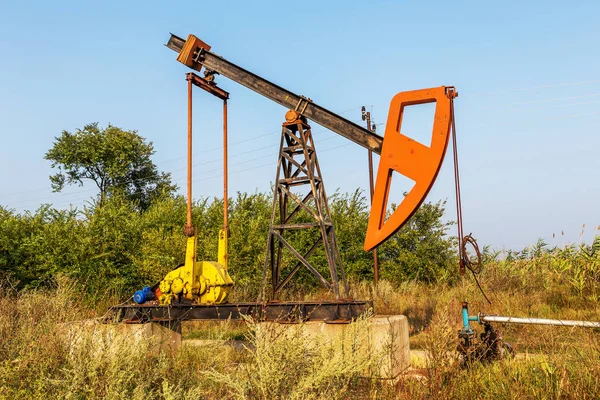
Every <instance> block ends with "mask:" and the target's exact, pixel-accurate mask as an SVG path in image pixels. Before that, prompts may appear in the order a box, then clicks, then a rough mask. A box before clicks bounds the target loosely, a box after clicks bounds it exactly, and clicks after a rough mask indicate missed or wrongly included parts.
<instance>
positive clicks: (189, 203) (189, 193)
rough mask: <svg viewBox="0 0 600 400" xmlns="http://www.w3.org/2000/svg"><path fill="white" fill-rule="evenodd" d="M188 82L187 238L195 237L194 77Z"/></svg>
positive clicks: (189, 78) (187, 76) (185, 231)
mask: <svg viewBox="0 0 600 400" xmlns="http://www.w3.org/2000/svg"><path fill="white" fill-rule="evenodd" d="M186 80H187V81H188V85H187V86H188V90H187V100H188V109H187V112H188V126H187V221H186V224H185V227H184V228H183V233H184V234H185V236H187V237H192V236H194V225H193V224H192V88H193V86H192V77H191V76H190V74H187V75H186Z"/></svg>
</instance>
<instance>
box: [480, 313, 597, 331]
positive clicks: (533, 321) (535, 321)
mask: <svg viewBox="0 0 600 400" xmlns="http://www.w3.org/2000/svg"><path fill="white" fill-rule="evenodd" d="M479 320H480V321H484V322H501V323H506V324H528V325H552V326H579V327H582V328H600V322H591V321H569V320H561V319H545V318H517V317H501V316H498V315H482V316H481V317H480V318H479Z"/></svg>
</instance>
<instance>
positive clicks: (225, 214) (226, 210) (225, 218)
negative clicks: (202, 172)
mask: <svg viewBox="0 0 600 400" xmlns="http://www.w3.org/2000/svg"><path fill="white" fill-rule="evenodd" d="M228 177H229V175H228V171H227V100H223V230H224V231H225V234H228V233H229V208H228V203H229V194H228V186H227V185H228Z"/></svg>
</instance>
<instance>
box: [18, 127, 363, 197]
mask: <svg viewBox="0 0 600 400" xmlns="http://www.w3.org/2000/svg"><path fill="white" fill-rule="evenodd" d="M324 131H327V129H322V130H320V131H317V132H324ZM337 137H339V136H337V135H331V136H330V137H326V138H324V139H320V140H315V143H321V142H324V141H327V140H331V139H335V138H337ZM350 144H351V143H347V144H345V145H341V146H335V147H333V148H330V149H325V150H322V151H320V152H319V153H322V152H327V151H329V150H331V149H335V148H338V147H345V146H347V145H350ZM275 146H279V145H269V146H264V147H261V148H258V149H254V150H251V151H245V152H242V153H239V154H236V155H241V154H248V153H251V152H256V151H260V150H264V149H266V148H271V147H275ZM234 156H235V155H234ZM268 157H271V155H270V154H268V155H264V156H260V157H256V158H252V159H250V160H245V161H241V162H238V163H235V164H233V165H231V167H236V166H240V165H243V164H247V163H249V162H252V161H257V160H261V159H265V158H268ZM221 160H222V158H220V159H217V160H213V161H209V162H206V163H200V164H196V165H195V166H201V165H206V164H210V163H212V162H216V161H221ZM269 165H273V164H269ZM183 169H185V168H183ZM222 169H223V168H222V167H219V168H215V169H211V170H204V171H202V172H201V173H210V172H216V171H220V170H222ZM250 169H254V168H250ZM250 169H248V170H250ZM176 171H177V170H176ZM171 172H172V171H171ZM238 172H241V171H238ZM148 179H152V178H138V179H133V180H130V181H128V182H126V183H134V182H143V181H145V180H148ZM185 179H186V177H185V176H184V177H178V178H172V179H171V182H172V183H178V182H182V181H184V180H185ZM194 181H196V180H194ZM38 190H39V189H38ZM96 190H97V189H96V188H92V189H83V190H78V191H75V192H69V193H59V194H56V195H55V196H68V195H76V194H80V193H85V192H91V191H96ZM37 202H40V200H39V199H31V200H26V201H23V202H19V203H17V204H16V206H23V205H25V204H29V203H37ZM41 203H43V201H42V202H41Z"/></svg>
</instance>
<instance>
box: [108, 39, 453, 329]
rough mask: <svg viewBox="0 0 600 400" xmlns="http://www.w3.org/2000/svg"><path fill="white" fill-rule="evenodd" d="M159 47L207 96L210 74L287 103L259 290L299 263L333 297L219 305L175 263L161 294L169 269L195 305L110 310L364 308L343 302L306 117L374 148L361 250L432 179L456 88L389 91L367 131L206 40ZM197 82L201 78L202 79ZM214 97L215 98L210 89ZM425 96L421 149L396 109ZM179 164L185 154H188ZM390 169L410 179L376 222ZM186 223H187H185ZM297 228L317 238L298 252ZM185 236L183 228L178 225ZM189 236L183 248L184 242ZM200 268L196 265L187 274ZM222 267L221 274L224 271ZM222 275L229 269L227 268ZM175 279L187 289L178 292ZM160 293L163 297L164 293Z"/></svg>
mask: <svg viewBox="0 0 600 400" xmlns="http://www.w3.org/2000/svg"><path fill="white" fill-rule="evenodd" d="M166 46H167V47H168V48H169V49H171V50H174V51H175V52H177V53H178V56H177V60H178V61H179V62H181V63H183V64H184V65H186V66H187V67H189V68H191V69H193V70H196V71H204V76H205V78H206V79H205V80H204V81H205V82H208V83H209V88H210V89H207V88H206V87H204V88H203V89H205V90H207V91H209V92H211V90H212V91H213V92H211V93H212V94H215V93H214V91H221V92H224V91H222V90H221V89H220V88H218V86H217V85H216V83H215V82H214V77H215V75H221V76H224V77H227V78H229V79H231V80H233V81H235V82H237V83H239V84H241V85H243V86H245V87H247V88H249V89H251V90H253V91H255V92H257V93H258V94H261V95H263V96H265V97H267V98H269V99H270V100H272V101H274V102H276V103H278V104H280V105H282V106H284V107H286V108H288V109H289V111H288V112H287V113H286V115H285V122H284V123H283V125H282V135H281V142H280V151H279V160H278V165H277V176H276V182H275V188H274V198H273V212H272V217H271V226H270V229H269V235H268V244H267V249H266V258H265V265H264V276H263V293H264V290H265V285H266V277H267V272H268V271H269V270H270V275H271V281H272V282H271V283H272V294H271V298H272V299H273V300H275V299H277V295H278V293H279V292H280V291H281V289H282V288H283V287H284V286H285V285H286V284H287V283H288V282H289V281H290V280H291V278H292V277H293V276H294V274H296V272H297V271H298V270H299V269H301V268H302V267H303V266H304V267H306V268H307V269H308V270H309V271H310V272H311V273H312V274H313V275H314V276H315V277H316V278H317V279H318V280H319V281H320V282H321V283H322V284H323V286H325V287H326V288H328V289H329V290H331V292H332V293H333V294H334V296H335V297H336V299H337V300H336V301H333V302H311V303H306V302H305V303H298V302H289V303H279V302H278V303H264V298H263V302H262V303H261V302H259V303H243V304H232V305H227V304H226V303H224V301H225V299H226V296H223V297H214V296H211V297H210V298H206V297H205V298H203V297H202V296H201V295H199V293H200V291H201V289H202V281H203V277H204V279H205V280H206V278H207V277H206V276H204V275H203V274H202V273H200V274H199V275H197V272H194V271H191V272H189V273H188V272H186V275H185V276H181V274H178V273H176V271H177V270H175V271H172V272H170V273H169V274H167V276H166V277H165V279H164V280H163V282H165V281H168V280H171V283H170V290H171V293H174V292H173V283H175V279H173V277H172V276H171V275H172V274H174V275H175V278H181V280H182V282H179V281H177V285H178V286H177V288H176V289H177V290H179V293H183V294H185V295H184V296H183V298H184V299H187V300H192V301H193V302H194V303H195V304H193V305H190V304H185V305H181V304H179V305H178V304H175V303H174V304H172V306H176V307H179V308H181V307H184V308H185V310H184V311H182V312H180V313H176V312H175V311H176V310H175V309H171V310H169V311H168V313H167V312H165V311H164V310H161V307H160V306H156V305H155V304H141V305H139V306H121V307H117V308H120V309H121V311H122V314H121V315H122V318H124V319H129V320H136V319H137V320H141V319H153V318H154V319H157V318H159V319H160V318H164V317H165V316H167V315H168V316H169V318H177V315H179V318H183V316H185V317H186V318H187V319H222V318H228V317H229V318H236V316H237V317H239V316H240V315H242V314H252V313H254V314H256V313H259V314H261V316H262V318H267V319H269V318H274V316H279V317H281V315H282V313H283V314H285V315H287V316H288V317H289V318H291V319H293V318H300V319H308V318H317V319H318V318H323V319H346V320H348V319H352V318H355V317H356V316H358V315H359V314H360V313H362V312H364V311H366V309H368V308H369V307H370V306H372V304H371V303H370V302H368V301H354V300H348V297H349V293H348V287H347V283H346V279H345V274H344V269H343V266H342V264H341V258H340V254H339V250H338V247H337V240H336V236H335V228H334V226H333V223H332V221H331V217H330V214H329V207H328V205H327V197H326V194H325V188H324V184H323V178H322V176H321V171H320V168H319V164H318V159H317V155H316V149H315V145H314V141H313V139H312V133H311V127H310V125H309V124H308V120H311V121H313V122H316V123H317V124H319V125H321V126H323V127H325V128H327V129H329V130H331V131H332V132H335V133H337V134H339V135H341V136H343V137H345V138H347V139H349V140H351V141H353V142H354V143H356V144H358V145H360V146H362V147H364V148H366V149H367V150H370V151H372V152H373V153H376V154H378V155H380V163H379V168H378V173H377V179H376V184H375V188H374V193H373V198H372V204H371V214H370V217H369V223H368V228H367V232H366V237H365V243H364V249H365V250H367V251H369V250H372V249H374V248H376V247H377V246H379V245H380V244H381V243H383V242H385V241H386V240H387V239H389V238H390V237H391V236H392V235H393V234H394V233H395V232H397V231H398V230H399V229H400V228H401V227H402V226H403V225H404V224H405V223H406V222H407V221H408V220H409V219H410V217H411V216H412V215H413V214H414V213H415V212H416V210H417V209H418V208H419V206H420V205H421V204H422V202H423V201H424V199H425V197H426V196H427V194H428V192H429V190H430V189H431V187H432V186H433V183H434V182H435V179H436V177H437V175H438V172H439V170H440V167H441V164H442V162H443V159H444V156H445V153H446V149H447V147H448V141H449V137H450V127H451V123H452V119H453V100H454V98H455V97H457V95H458V94H457V92H456V90H455V88H454V87H453V86H440V87H435V88H429V89H420V90H414V91H408V92H400V93H398V94H396V95H395V96H394V97H393V99H392V101H391V104H390V109H389V113H388V119H387V124H386V130H385V134H384V136H383V137H381V136H379V135H377V134H376V133H375V132H372V131H370V130H367V129H365V128H363V127H361V126H359V125H357V124H354V123H353V122H351V121H348V120H347V119H345V118H343V117H341V116H339V115H337V114H335V113H333V112H331V111H329V110H327V109H326V108H324V107H321V106H319V105H317V104H315V103H314V102H313V101H312V100H311V99H309V98H307V97H304V96H300V95H296V94H294V93H292V92H290V91H288V90H286V89H284V88H282V87H280V86H278V85H276V84H274V83H272V82H269V81H267V80H266V79H264V78H262V77H260V76H258V75H255V74H253V73H251V72H249V71H247V70H245V69H243V68H241V67H239V66H237V65H235V64H233V63H232V62H230V61H228V60H226V59H224V58H222V57H220V56H218V55H216V54H214V53H212V52H211V51H210V50H211V47H210V46H209V45H208V44H206V43H205V42H203V41H202V40H200V39H198V38H197V37H196V36H194V35H189V36H188V38H187V39H186V40H184V39H182V38H180V37H178V36H176V35H173V34H171V37H170V39H169V41H168V43H167V44H166ZM192 75H193V74H192ZM198 79H200V80H202V78H198ZM225 93H226V92H225ZM215 95H216V94H215ZM217 97H219V96H218V95H217ZM225 101H226V100H225ZM425 103H436V108H435V116H434V124H433V130H432V137H431V138H432V139H431V144H430V146H426V145H424V144H421V143H419V142H417V141H416V140H414V139H411V138H410V137H409V136H406V134H405V133H402V132H401V126H402V116H403V113H404V110H405V108H406V107H410V106H412V105H417V104H425ZM189 104H190V105H189V107H191V103H189ZM225 104H226V103H225ZM190 129H191V128H190ZM190 140H191V139H190ZM189 151H191V150H189ZM188 162H191V161H190V160H188ZM394 171H395V172H398V173H400V174H402V175H404V176H406V177H408V178H410V179H412V180H413V181H414V182H415V185H414V186H413V188H412V189H411V190H410V191H409V192H408V193H407V195H406V196H405V198H404V200H403V201H402V202H401V203H400V204H399V206H398V207H397V208H396V210H395V211H394V212H393V213H392V214H391V215H390V216H389V218H387V220H386V219H385V217H386V210H387V205H388V196H389V191H390V185H391V179H392V173H393V172H394ZM225 176H226V174H225ZM303 185H305V186H304V187H307V188H308V192H307V193H306V194H305V195H304V197H299V196H297V195H296V194H295V193H294V192H292V188H294V190H298V188H299V187H302V186H303ZM225 196H226V193H225ZM189 202H191V189H189V192H188V226H190V224H191V214H190V213H191V211H190V207H189V204H190V203H189ZM292 207H293V208H292ZM301 212H302V213H304V214H305V215H308V216H310V217H311V219H312V221H311V222H305V221H304V222H294V218H295V217H297V216H298V214H299V213H301ZM225 214H226V213H225ZM186 229H189V228H187V227H186ZM298 229H314V230H318V235H315V242H314V244H313V245H312V246H311V247H310V248H309V249H308V251H306V252H304V254H301V253H300V252H299V251H298V250H297V249H296V248H294V246H293V245H292V244H291V243H289V242H288V240H286V232H288V231H290V230H298ZM187 233H189V232H187V231H186V234H187ZM188 236H189V237H188V252H187V253H186V266H187V265H188V262H189V263H190V264H189V265H192V264H193V263H194V262H195V239H194V237H193V235H188ZM192 241H193V244H194V245H193V246H192V244H191V243H192ZM321 244H322V245H323V247H324V250H325V255H326V260H327V264H328V267H329V274H328V275H329V277H328V278H325V277H324V276H323V275H322V274H321V273H320V272H319V271H318V270H317V268H316V267H315V266H313V265H312V264H311V263H310V262H309V260H308V258H309V257H310V255H311V254H312V253H313V252H314V250H315V249H316V248H317V247H318V246H319V245H321ZM283 249H286V250H287V251H289V252H290V253H291V254H292V255H293V256H294V258H295V260H296V263H295V265H294V266H289V268H288V270H289V271H290V272H289V273H288V274H287V276H285V277H284V278H282V277H281V272H282V251H283ZM195 263H196V264H197V263H199V262H195ZM200 263H206V262H205V261H204V262H200ZM211 265H212V266H213V267H214V268H216V269H217V270H218V269H219V264H218V263H213V264H211ZM184 268H187V267H184ZM200 270H201V269H197V270H196V271H200ZM224 270H225V273H226V269H224ZM227 277H229V276H228V275H227ZM340 277H341V278H342V283H343V287H342V288H340V284H339V278H340ZM163 285H164V286H165V289H169V288H167V285H166V284H163V283H161V285H160V286H161V288H160V289H161V291H162V286H163ZM229 285H230V283H229V281H227V280H226V279H225V280H224V281H223V287H226V286H229ZM179 286H183V287H184V288H186V287H187V288H189V289H181V290H180V288H179ZM225 291H226V289H225ZM162 292H163V296H164V295H165V291H162ZM159 296H160V295H159ZM167 297H169V296H167ZM170 300H171V297H169V299H168V300H165V301H161V303H162V304H170V303H171V301H170ZM178 300H181V299H178ZM219 303H220V305H219V308H220V311H214V310H211V309H209V308H207V307H208V306H210V305H216V304H219ZM265 305H267V308H265ZM202 306H204V307H202ZM176 314H177V315H176ZM279 317H278V318H279Z"/></svg>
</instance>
